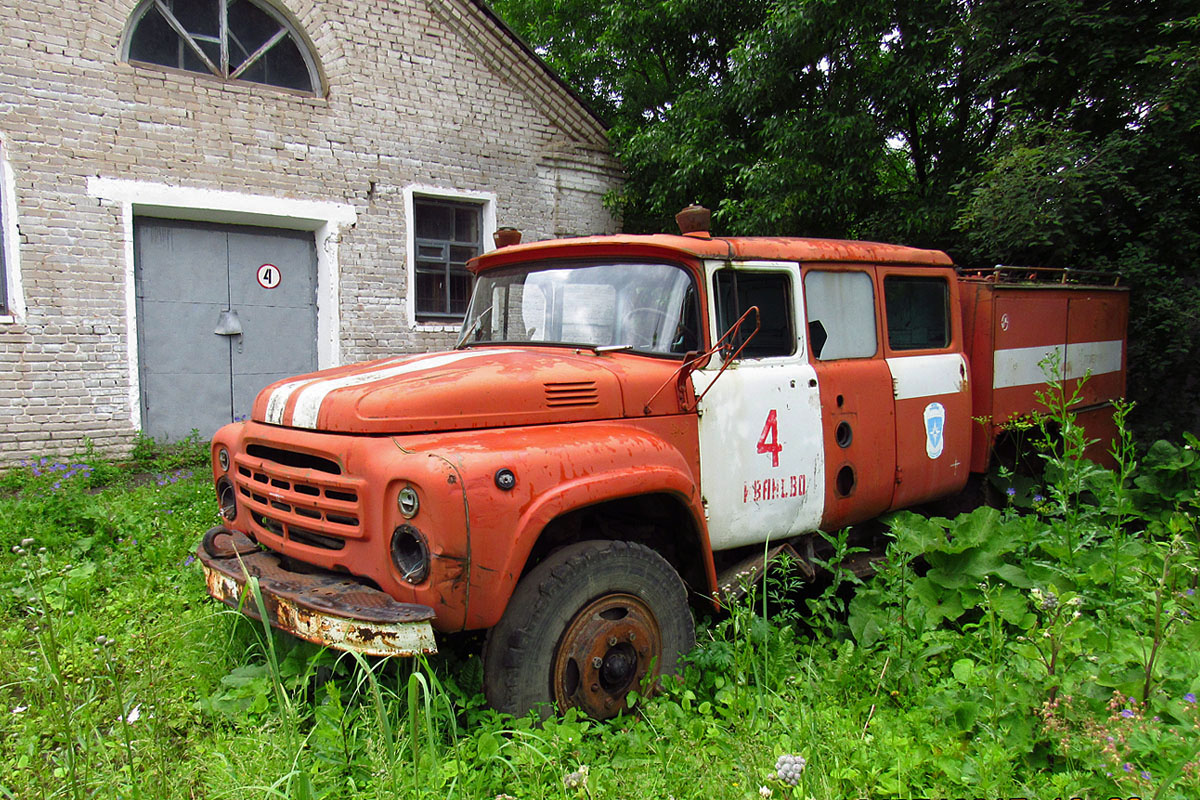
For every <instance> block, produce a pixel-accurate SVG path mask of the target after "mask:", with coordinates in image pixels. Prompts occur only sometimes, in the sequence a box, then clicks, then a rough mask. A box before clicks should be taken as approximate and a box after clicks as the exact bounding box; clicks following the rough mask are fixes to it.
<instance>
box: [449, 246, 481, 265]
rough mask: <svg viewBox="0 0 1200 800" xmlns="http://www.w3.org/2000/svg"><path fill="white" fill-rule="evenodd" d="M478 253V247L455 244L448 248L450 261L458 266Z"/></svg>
mask: <svg viewBox="0 0 1200 800" xmlns="http://www.w3.org/2000/svg"><path fill="white" fill-rule="evenodd" d="M477 255H479V248H478V247H464V246H463V245H456V246H454V247H451V248H450V263H451V264H456V265H459V266H465V265H466V263H467V262H468V261H470V260H471V259H472V258H474V257H475V256H477Z"/></svg>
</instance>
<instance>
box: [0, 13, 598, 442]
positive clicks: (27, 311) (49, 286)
mask: <svg viewBox="0 0 1200 800" xmlns="http://www.w3.org/2000/svg"><path fill="white" fill-rule="evenodd" d="M135 5H136V2H135V1H134V0H116V1H115V2H106V3H99V2H94V1H93V2H87V1H86V0H41V2H38V3H24V2H22V3H7V4H4V6H3V7H0V140H2V142H3V153H4V156H5V157H6V159H7V163H8V166H9V168H10V169H11V173H12V177H13V181H12V189H13V191H12V194H13V195H14V196H13V197H12V198H11V200H12V201H13V205H15V207H16V211H17V217H18V222H19V227H20V230H19V236H18V237H17V241H16V242H15V243H14V244H15V245H16V246H17V247H19V250H20V252H19V256H20V262H19V269H20V278H21V285H22V287H21V288H22V299H23V301H24V313H23V314H18V315H17V317H16V319H15V320H11V321H5V320H6V318H3V317H0V420H2V424H0V464H5V463H13V462H15V461H18V460H20V459H21V458H25V457H28V456H31V455H35V454H36V455H41V454H54V453H67V452H71V451H75V450H78V449H80V448H81V447H82V446H83V443H84V439H85V437H87V438H88V439H91V440H92V441H93V442H94V443H95V445H96V446H97V447H98V448H100V449H101V450H103V451H107V452H113V453H118V452H121V451H122V450H123V449H125V448H127V446H128V444H129V442H130V440H131V438H132V436H133V434H134V430H133V423H132V420H133V419H134V417H135V410H134V409H133V408H132V407H131V406H132V405H134V404H135V403H136V397H135V396H134V395H132V394H131V391H132V387H131V375H132V374H134V373H135V371H132V370H131V369H130V366H129V362H128V359H129V335H130V332H129V330H128V325H127V319H126V317H127V309H128V308H129V304H130V302H131V300H132V299H131V298H129V297H127V295H126V270H127V268H128V264H127V259H128V251H127V248H126V243H125V241H124V239H123V237H124V236H125V235H126V234H125V223H124V221H123V213H124V212H123V210H122V207H121V205H120V204H117V203H111V202H107V201H102V200H100V199H98V198H96V197H93V196H91V195H89V193H88V180H89V178H92V179H94V178H96V177H101V178H117V179H130V180H140V181H147V182H152V183H160V184H167V185H171V186H179V187H191V188H196V189H221V190H226V191H236V192H244V193H247V194H251V195H257V196H263V197H277V198H287V199H292V200H308V201H321V202H324V203H338V204H348V205H351V206H353V208H354V211H355V212H356V214H357V220H356V223H355V224H354V225H353V227H351V228H349V229H346V230H344V231H343V232H342V235H341V239H340V243H339V246H338V250H337V253H338V256H337V261H338V263H337V268H338V270H339V273H340V278H341V280H340V307H339V309H338V310H339V312H340V330H339V333H338V338H339V344H340V350H341V359H342V361H344V362H348V361H354V360H359V359H364V358H374V357H379V356H381V355H386V354H392V353H398V352H408V351H417V350H427V349H432V348H436V347H442V346H446V345H448V344H449V343H451V340H452V338H453V335H452V334H448V333H444V332H436V331H432V330H429V329H424V328H421V327H414V326H412V325H410V324H409V322H408V320H407V316H406V314H405V313H404V304H403V298H404V297H405V294H406V292H407V284H408V273H407V252H406V234H407V232H406V227H405V226H406V220H405V218H404V188H405V187H406V186H412V185H414V184H416V185H429V186H438V187H444V188H452V189H456V190H462V191H465V192H477V193H490V194H492V195H494V196H495V197H496V217H497V224H499V225H513V226H515V227H519V228H521V229H522V230H523V231H524V232H525V237H526V240H533V239H541V238H548V237H551V236H556V235H571V234H583V233H596V232H611V231H613V230H615V228H616V224H617V223H616V221H615V220H614V219H612V218H611V217H610V215H609V214H608V213H607V212H606V211H605V210H604V209H603V207H602V205H601V202H600V200H601V197H602V196H603V194H604V193H605V192H606V191H608V190H610V189H612V188H615V187H616V186H617V185H618V182H619V173H618V168H617V165H616V163H615V162H614V160H613V159H612V157H611V155H610V154H609V152H608V148H607V142H606V140H605V138H604V135H603V131H602V129H601V128H600V126H599V125H598V123H597V122H596V121H595V120H594V119H593V118H592V117H590V116H589V115H588V114H587V113H586V111H585V110H583V109H582V108H581V107H580V106H579V105H578V104H577V103H576V102H575V101H574V100H573V98H572V97H571V96H570V94H569V93H568V92H567V91H565V90H564V89H563V88H562V87H561V86H559V85H558V84H557V83H555V82H554V81H553V80H552V79H551V78H549V77H548V76H547V75H546V74H545V72H544V70H543V69H542V67H541V66H540V65H538V64H536V63H535V62H534V61H532V60H531V59H529V58H527V57H526V56H525V54H524V53H523V52H522V50H521V49H520V48H519V47H518V46H517V45H516V44H515V43H514V42H513V41H512V40H511V39H509V38H507V37H506V36H505V35H504V34H503V33H502V32H500V31H499V30H497V29H496V27H495V26H494V25H493V24H492V23H491V22H490V20H489V19H488V17H487V16H486V15H485V14H484V13H483V12H482V11H481V10H480V9H479V8H478V7H477V6H475V5H474V4H473V3H471V2H470V0H387V1H386V2H382V1H381V0H283V2H282V5H283V6H284V7H285V8H286V10H287V12H288V13H289V14H290V16H291V18H292V19H293V20H295V21H296V23H297V24H298V25H299V26H300V27H301V28H302V29H303V30H304V32H305V33H306V35H307V36H309V37H310V38H311V40H312V42H313V44H314V47H315V51H316V56H317V58H318V59H319V61H320V63H321V67H322V70H323V73H324V76H325V78H326V80H327V82H328V86H329V91H328V94H327V96H325V97H319V98H318V97H305V96H300V95H297V94H294V93H289V92H286V91H279V90H275V89H272V88H270V87H262V86H256V85H252V84H226V83H222V82H220V81H218V80H216V79H212V78H209V77H207V76H204V75H197V74H191V73H185V72H179V71H175V70H166V69H156V68H147V67H140V66H133V65H130V64H128V63H124V62H122V61H121V60H120V45H121V40H122V35H123V32H124V28H125V25H126V21H127V19H128V17H129V14H130V12H131V11H132V10H133V9H134V7H135ZM11 299H12V298H10V300H11Z"/></svg>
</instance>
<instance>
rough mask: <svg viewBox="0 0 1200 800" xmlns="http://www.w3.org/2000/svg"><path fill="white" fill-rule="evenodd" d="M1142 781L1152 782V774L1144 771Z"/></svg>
mask: <svg viewBox="0 0 1200 800" xmlns="http://www.w3.org/2000/svg"><path fill="white" fill-rule="evenodd" d="M1142 780H1144V781H1148V780H1150V773H1149V772H1147V771H1146V770H1142Z"/></svg>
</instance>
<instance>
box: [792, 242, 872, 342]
mask: <svg viewBox="0 0 1200 800" xmlns="http://www.w3.org/2000/svg"><path fill="white" fill-rule="evenodd" d="M812 272H838V273H847V272H854V273H860V274H862V275H865V276H866V277H867V281H868V283H869V284H870V286H871V313H872V316H873V319H874V322H875V350H874V352H872V353H871V354H870V355H864V356H843V357H841V358H819V357H818V356H817V353H816V348H815V347H814V346H813V345H812V342H811V341H810V342H809V348H808V352H809V360H810V361H811V362H812V363H813V364H826V363H834V362H837V361H865V360H870V359H873V358H883V357H884V347H885V344H884V342H883V333H882V331H883V326H884V323H885V320H884V319H883V317H882V311H881V304H880V302H879V298H880V286H879V285H878V284H877V274H876V272H877V271H876V268H875V266H874V265H872V264H826V263H814V264H806V265H805V266H804V269H803V270H801V272H800V283H801V285H802V286H804V330H805V333H806V335H808V338H809V339H810V340H811V339H812V331H811V330H810V329H809V327H808V326H809V325H810V324H811V321H812V320H811V315H810V314H809V308H808V284H807V283H806V282H807V280H808V276H809V274H810V273H812ZM818 321H819V320H818Z"/></svg>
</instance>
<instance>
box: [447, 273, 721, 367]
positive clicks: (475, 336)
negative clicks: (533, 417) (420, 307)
mask: <svg viewBox="0 0 1200 800" xmlns="http://www.w3.org/2000/svg"><path fill="white" fill-rule="evenodd" d="M693 287H694V283H693V281H692V277H691V275H689V274H688V273H687V271H685V270H684V269H683V268H681V267H679V266H676V265H673V264H665V263H636V262H591V261H580V262H568V263H566V264H564V263H562V262H552V263H550V264H546V263H539V262H530V263H527V264H519V265H516V266H511V267H505V268H503V269H498V270H494V271H488V272H484V273H483V274H482V275H480V276H479V283H478V286H477V289H476V292H475V295H474V297H473V298H472V306H471V309H470V311H468V312H467V319H466V322H465V323H464V327H463V336H464V340H465V341H466V342H468V343H482V342H540V343H544V344H570V345H584V346H589V347H610V346H611V347H621V348H628V349H630V350H634V351H637V352H641V353H653V354H658V355H671V354H674V355H682V354H683V353H686V352H688V351H689V350H695V349H697V347H698V343H699V341H700V339H699V330H700V329H699V326H698V325H697V320H698V319H699V309H698V303H697V301H696V293H695V291H694V288H693Z"/></svg>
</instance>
